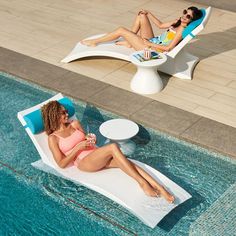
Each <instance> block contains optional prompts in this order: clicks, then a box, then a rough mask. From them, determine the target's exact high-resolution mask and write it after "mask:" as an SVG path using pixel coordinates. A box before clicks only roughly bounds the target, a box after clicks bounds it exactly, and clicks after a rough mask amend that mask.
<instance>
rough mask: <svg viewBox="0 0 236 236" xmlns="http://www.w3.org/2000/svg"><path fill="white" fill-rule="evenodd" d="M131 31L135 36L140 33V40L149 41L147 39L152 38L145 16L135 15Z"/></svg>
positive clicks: (150, 27)
mask: <svg viewBox="0 0 236 236" xmlns="http://www.w3.org/2000/svg"><path fill="white" fill-rule="evenodd" d="M131 30H132V31H133V32H134V33H135V34H137V33H138V32H139V31H140V36H141V37H142V38H146V39H149V38H153V37H154V34H153V30H152V26H151V23H150V21H149V19H148V16H147V15H146V14H138V15H137V17H136V19H135V22H134V25H133V27H132V29H131Z"/></svg>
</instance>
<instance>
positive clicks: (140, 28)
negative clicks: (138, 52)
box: [116, 14, 154, 47]
mask: <svg viewBox="0 0 236 236" xmlns="http://www.w3.org/2000/svg"><path fill="white" fill-rule="evenodd" d="M131 31H132V32H133V33H135V34H138V32H140V36H141V37H142V38H146V39H149V38H153V37H154V34H153V30H152V26H151V23H150V21H149V19H148V16H147V15H146V14H138V15H137V16H136V18H135V21H134V24H133V26H132V28H131ZM116 44H117V45H122V46H126V47H130V46H131V45H130V44H129V43H128V42H127V41H118V42H116Z"/></svg>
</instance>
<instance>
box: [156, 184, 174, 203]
mask: <svg viewBox="0 0 236 236" xmlns="http://www.w3.org/2000/svg"><path fill="white" fill-rule="evenodd" d="M159 192H160V194H161V195H162V196H163V197H164V198H165V199H166V200H167V201H168V202H169V203H174V201H175V197H174V196H173V195H171V194H170V193H169V192H167V191H166V190H165V188H164V187H162V188H161V189H160V190H159Z"/></svg>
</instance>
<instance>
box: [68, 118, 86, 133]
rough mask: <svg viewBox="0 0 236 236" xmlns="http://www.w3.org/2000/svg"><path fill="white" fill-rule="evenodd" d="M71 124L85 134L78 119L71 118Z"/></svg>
mask: <svg viewBox="0 0 236 236" xmlns="http://www.w3.org/2000/svg"><path fill="white" fill-rule="evenodd" d="M71 125H72V127H73V128H75V129H78V130H80V131H81V132H83V133H84V134H85V131H84V129H83V127H82V125H81V124H80V122H79V121H78V120H73V121H72V123H71Z"/></svg>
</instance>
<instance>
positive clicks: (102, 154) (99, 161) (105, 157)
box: [78, 144, 157, 197]
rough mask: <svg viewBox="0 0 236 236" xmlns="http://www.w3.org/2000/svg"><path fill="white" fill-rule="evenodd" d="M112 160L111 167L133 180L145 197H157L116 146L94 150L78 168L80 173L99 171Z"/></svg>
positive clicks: (107, 166)
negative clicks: (116, 168)
mask: <svg viewBox="0 0 236 236" xmlns="http://www.w3.org/2000/svg"><path fill="white" fill-rule="evenodd" d="M112 160H114V161H115V163H116V164H115V166H113V167H119V168H120V169H121V170H123V171H124V172H125V173H126V174H128V175H129V176H131V177H132V178H134V179H135V180H136V181H137V182H138V183H139V185H140V186H141V188H142V189H143V191H144V192H145V193H146V194H147V195H149V196H152V197H155V196H157V192H156V191H155V189H154V188H152V186H151V185H150V184H149V183H148V182H147V181H146V179H145V178H143V177H142V175H140V174H139V172H138V171H137V169H136V168H135V167H134V165H133V164H132V163H131V162H130V161H129V160H128V159H127V158H126V157H125V156H124V155H123V154H122V152H121V151H120V149H119V148H118V146H117V145H116V144H110V145H106V146H104V147H101V148H98V149H96V150H95V151H94V152H92V153H90V154H89V155H88V156H86V157H85V158H84V159H82V160H81V161H80V162H79V165H78V167H79V169H80V170H82V171H90V172H94V171H99V170H101V169H104V168H109V167H110V164H111V162H112ZM113 164H114V163H113Z"/></svg>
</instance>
